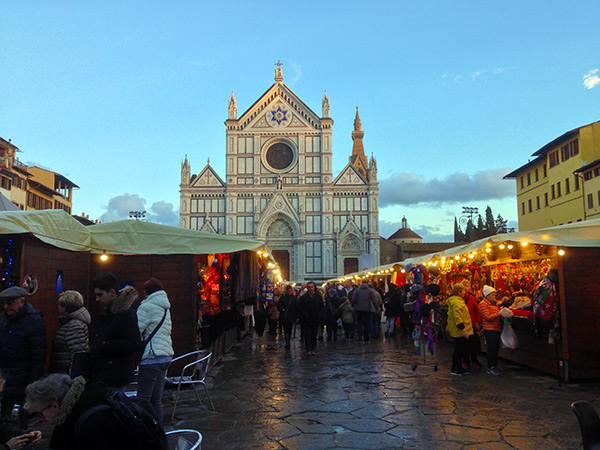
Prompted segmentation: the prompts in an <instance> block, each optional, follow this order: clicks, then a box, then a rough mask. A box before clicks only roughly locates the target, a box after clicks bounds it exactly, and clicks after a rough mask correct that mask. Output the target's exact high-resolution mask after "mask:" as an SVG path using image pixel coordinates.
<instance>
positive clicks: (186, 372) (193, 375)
mask: <svg viewBox="0 0 600 450" xmlns="http://www.w3.org/2000/svg"><path fill="white" fill-rule="evenodd" d="M211 356H212V352H206V351H203V350H197V351H195V352H190V353H187V354H185V355H182V356H178V357H177V358H175V359H173V361H172V363H176V362H177V361H181V362H182V363H183V364H184V366H183V369H181V373H180V374H179V375H177V376H167V377H165V384H166V385H167V386H177V392H176V394H175V402H174V404H173V414H171V422H173V419H175V411H176V410H177V401H178V400H179V391H180V390H181V386H187V385H191V386H192V390H193V391H194V394H195V395H196V399H197V400H198V403H200V404H202V401H201V400H200V396H199V395H198V391H197V390H196V385H197V384H201V385H202V386H203V387H204V392H205V394H206V397H207V398H208V401H209V402H210V406H211V407H212V409H213V410H214V409H215V405H213V402H212V400H211V398H210V395H209V394H208V389H207V388H206V383H205V380H206V374H207V373H208V367H209V364H210V358H211Z"/></svg>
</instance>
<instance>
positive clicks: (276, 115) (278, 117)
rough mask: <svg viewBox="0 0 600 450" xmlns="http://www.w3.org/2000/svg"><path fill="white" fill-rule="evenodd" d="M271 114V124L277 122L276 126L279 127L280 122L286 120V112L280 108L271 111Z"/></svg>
mask: <svg viewBox="0 0 600 450" xmlns="http://www.w3.org/2000/svg"><path fill="white" fill-rule="evenodd" d="M271 114H272V115H273V116H272V117H271V122H277V125H281V122H283V121H286V120H288V119H287V117H285V115H286V114H287V111H284V110H282V109H281V106H279V107H277V109H276V110H275V111H271Z"/></svg>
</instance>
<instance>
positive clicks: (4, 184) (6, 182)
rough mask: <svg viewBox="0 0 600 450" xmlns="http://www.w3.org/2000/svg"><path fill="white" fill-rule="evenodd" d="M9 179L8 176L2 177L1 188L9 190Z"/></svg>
mask: <svg viewBox="0 0 600 450" xmlns="http://www.w3.org/2000/svg"><path fill="white" fill-rule="evenodd" d="M10 186H11V181H10V178H5V177H2V189H6V190H7V191H10Z"/></svg>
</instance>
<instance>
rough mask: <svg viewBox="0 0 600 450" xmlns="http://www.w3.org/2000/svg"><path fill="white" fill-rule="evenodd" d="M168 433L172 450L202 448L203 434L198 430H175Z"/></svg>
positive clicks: (168, 441) (196, 449)
mask: <svg viewBox="0 0 600 450" xmlns="http://www.w3.org/2000/svg"><path fill="white" fill-rule="evenodd" d="M166 435H167V443H168V444H169V449H170V450H200V448H201V445H202V435H201V434H200V432H199V431H196V430H173V431H167V433H166Z"/></svg>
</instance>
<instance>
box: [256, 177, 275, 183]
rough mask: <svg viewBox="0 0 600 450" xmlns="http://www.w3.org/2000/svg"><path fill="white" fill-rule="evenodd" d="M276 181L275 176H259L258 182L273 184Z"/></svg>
mask: <svg viewBox="0 0 600 450" xmlns="http://www.w3.org/2000/svg"><path fill="white" fill-rule="evenodd" d="M275 183H277V178H275V177H261V178H260V184H275Z"/></svg>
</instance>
